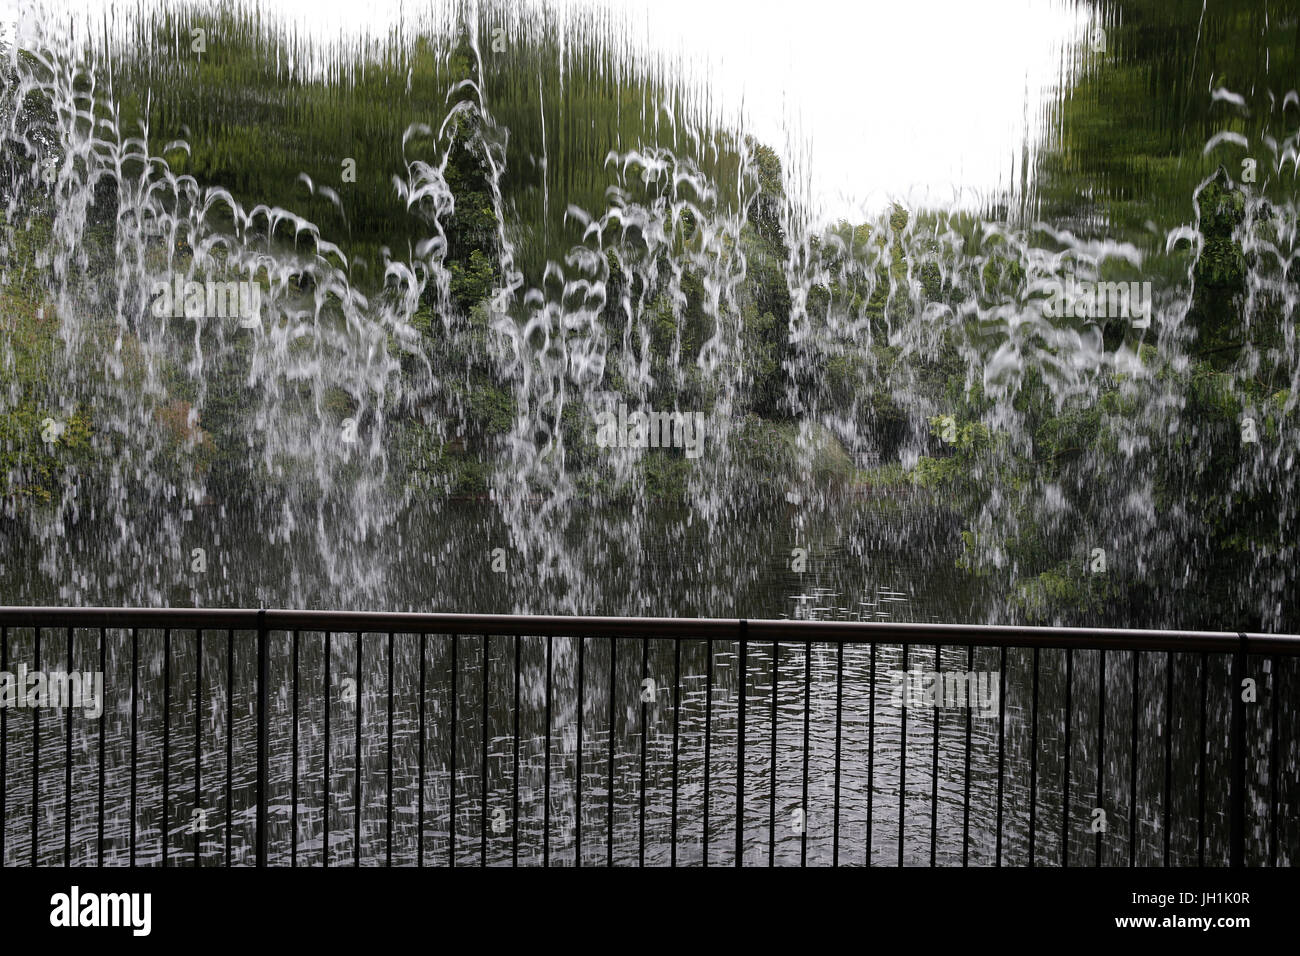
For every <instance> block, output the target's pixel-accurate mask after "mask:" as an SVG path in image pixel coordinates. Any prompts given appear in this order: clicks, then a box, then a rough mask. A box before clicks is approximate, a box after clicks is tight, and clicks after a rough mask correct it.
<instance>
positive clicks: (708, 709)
mask: <svg viewBox="0 0 1300 956" xmlns="http://www.w3.org/2000/svg"><path fill="white" fill-rule="evenodd" d="M707 648H708V652H707V653H708V658H707V660H706V662H705V685H704V836H703V842H702V848H703V865H704V866H708V865H709V795H710V793H712V790H711V789H710V788H709V776H710V772H711V767H710V766H709V756H710V754H709V750H710V748H709V744H710V741H711V738H712V736H713V640H712V638H710V639H709V640H708V642H707Z"/></svg>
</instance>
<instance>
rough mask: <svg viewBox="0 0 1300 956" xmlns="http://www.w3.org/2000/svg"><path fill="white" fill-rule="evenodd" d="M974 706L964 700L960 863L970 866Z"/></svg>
mask: <svg viewBox="0 0 1300 956" xmlns="http://www.w3.org/2000/svg"><path fill="white" fill-rule="evenodd" d="M966 673H967V674H973V673H975V645H974V644H970V645H968V646H967V647H966ZM1002 692H1003V688H1002V687H1000V686H999V687H998V698H999V699H1001V697H1002ZM973 710H974V706H973V704H972V703H971V701H970V700H969V699H968V700H967V701H966V768H965V771H964V772H963V774H962V789H963V791H964V792H963V795H962V805H961V865H962V866H970V743H971V742H970V738H971V713H972V711H973Z"/></svg>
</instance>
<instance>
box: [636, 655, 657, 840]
mask: <svg viewBox="0 0 1300 956" xmlns="http://www.w3.org/2000/svg"><path fill="white" fill-rule="evenodd" d="M649 676H650V640H649V638H645V637H643V638H641V686H642V687H644V686H645V681H646V680H647V679H648V678H649ZM658 690H659V689H658V686H657V685H656V687H655V694H656V702H657V695H658ZM649 708H650V705H649V703H648V702H647V701H646V699H645V696H644V694H643V695H642V697H641V786H640V804H641V806H640V834H639V848H638V850H637V862H638V864H639V865H640V866H645V771H646V766H645V761H646V741H645V738H646V732H647V730H648V729H649V720H648V714H649Z"/></svg>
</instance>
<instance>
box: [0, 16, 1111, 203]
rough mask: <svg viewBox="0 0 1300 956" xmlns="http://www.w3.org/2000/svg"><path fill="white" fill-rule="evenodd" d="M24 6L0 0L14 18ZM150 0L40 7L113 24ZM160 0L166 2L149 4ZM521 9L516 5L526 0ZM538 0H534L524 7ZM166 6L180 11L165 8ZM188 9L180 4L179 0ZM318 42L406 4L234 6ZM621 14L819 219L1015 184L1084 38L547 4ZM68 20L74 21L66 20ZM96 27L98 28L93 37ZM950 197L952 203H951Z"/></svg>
mask: <svg viewBox="0 0 1300 956" xmlns="http://www.w3.org/2000/svg"><path fill="white" fill-rule="evenodd" d="M19 2H21V0H0V20H4V21H8V22H10V23H12V22H13V21H14V19H15V18H16V17H17V14H16V13H15V12H14V10H15V9H16V7H17V4H18V3H19ZM142 2H143V5H145V6H152V5H153V3H152V2H148V0H126V2H124V0H52V4H53V7H54V8H55V9H58V10H61V11H63V13H64V16H69V15H70V16H73V17H83V16H86V17H90V18H91V19H92V20H94V21H101V22H102V19H103V18H104V17H105V16H106V18H107V20H108V23H109V24H110V32H111V31H112V29H113V28H112V25H114V24H116V25H120V26H121V27H123V28H124V27H125V26H126V25H127V24H129V23H130V22H131V21H132V20H133V19H135V18H134V17H132V16H131V14H132V13H133V12H135V11H137V10H139V9H140V6H141V5H142ZM158 2H167V0H158ZM523 2H528V0H523ZM533 2H536V0H533ZM172 5H177V4H176V2H175V0H173V2H172ZM185 5H187V6H188V5H190V4H189V3H186V4H185ZM242 5H244V6H254V5H256V6H260V7H261V8H262V9H264V10H265V11H267V12H274V13H275V14H276V15H277V16H278V17H279V18H282V19H284V20H285V21H287V22H288V23H292V24H293V25H294V26H295V28H296V30H297V31H298V32H300V33H302V34H304V35H307V36H312V37H317V38H320V39H322V40H329V39H337V38H339V37H342V36H347V37H357V36H360V35H365V34H369V35H371V36H383V35H385V34H386V33H387V32H388V31H389V29H390V27H392V26H393V25H396V24H397V23H399V22H401V21H402V19H403V13H404V11H405V14H406V16H407V17H408V18H409V17H410V16H411V14H412V13H415V14H417V15H418V14H419V13H420V12H423V11H424V10H426V9H428V7H429V5H430V4H429V3H428V2H426V3H412V2H411V0H405V2H404V3H403V2H401V0H364V2H360V0H261V2H260V3H256V2H255V0H242ZM552 5H553V6H560V7H564V8H574V7H578V6H611V5H613V6H617V7H621V8H624V9H625V10H626V12H627V14H628V16H629V24H630V26H631V28H632V30H633V36H634V39H635V38H640V39H642V40H643V41H644V42H645V43H646V44H647V45H648V46H649V47H650V48H651V49H655V50H662V51H668V52H672V53H674V54H676V55H677V56H679V57H682V58H683V59H685V60H686V61H687V62H688V63H691V64H694V65H695V69H696V71H697V75H698V76H700V77H702V78H707V79H706V80H705V81H706V82H708V83H709V84H710V86H711V92H712V95H713V96H714V98H715V99H716V100H719V101H720V102H721V103H722V104H724V106H725V108H727V109H728V110H735V111H739V110H740V108H741V106H742V104H743V108H744V111H745V113H746V114H747V116H748V123H747V128H748V129H749V131H751V132H753V133H754V134H755V135H756V136H757V137H758V138H759V140H761V141H763V142H766V143H768V144H769V145H772V146H774V147H775V148H776V149H777V150H778V152H779V153H780V154H781V157H782V160H783V161H784V162H785V164H786V166H787V170H788V172H790V174H791V175H792V176H793V178H794V180H795V182H794V183H793V184H792V185H793V187H794V188H795V190H796V191H797V190H798V189H799V188H800V186H806V189H807V194H808V195H809V196H810V197H811V199H812V202H813V203H814V205H815V206H816V207H818V208H819V209H820V211H821V212H822V213H823V214H824V215H826V216H829V217H831V218H838V217H840V216H844V217H846V218H850V219H857V218H860V214H861V213H862V212H864V211H866V210H869V209H876V208H879V207H880V206H881V205H883V204H884V203H885V202H886V201H887V200H888V199H891V198H898V199H903V200H905V201H911V202H927V201H929V202H953V201H965V202H973V201H976V200H978V199H979V198H980V197H982V196H984V195H986V194H988V193H989V192H991V191H994V190H997V189H998V188H1001V187H1006V186H1008V185H1010V184H1011V182H1012V177H1013V176H1018V175H1019V162H1020V156H1021V150H1022V148H1023V146H1024V142H1025V138H1026V136H1027V135H1029V136H1032V135H1035V133H1036V126H1037V117H1038V116H1039V115H1040V109H1041V107H1042V105H1043V102H1044V99H1045V98H1046V99H1047V100H1049V101H1050V99H1051V96H1052V92H1053V89H1054V87H1055V86H1056V84H1057V83H1059V81H1060V77H1061V76H1062V75H1063V74H1062V55H1063V51H1064V50H1065V49H1066V48H1068V47H1069V46H1071V45H1074V44H1078V43H1081V42H1082V40H1083V38H1084V36H1085V35H1086V33H1087V30H1088V18H1089V12H1088V11H1087V10H1086V9H1085V10H1082V11H1081V10H1079V9H1078V8H1076V7H1075V5H1074V4H1073V3H1071V2H1070V0H780V2H777V0H552ZM69 11H71V13H69ZM99 29H100V30H101V31H102V29H103V28H102V26H100V28H99ZM958 193H960V195H958Z"/></svg>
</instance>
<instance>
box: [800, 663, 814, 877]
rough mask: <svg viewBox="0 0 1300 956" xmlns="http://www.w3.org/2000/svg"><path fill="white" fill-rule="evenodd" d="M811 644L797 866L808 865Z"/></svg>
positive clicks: (805, 686) (806, 673) (805, 678)
mask: <svg viewBox="0 0 1300 956" xmlns="http://www.w3.org/2000/svg"><path fill="white" fill-rule="evenodd" d="M812 648H813V646H812V642H811V641H809V642H807V643H805V644H804V655H803V794H802V796H801V800H802V808H803V809H802V811H801V813H802V820H801V822H802V824H803V826H801V827H800V833H799V865H800V866H807V865H808V737H809V722H810V720H811V719H812Z"/></svg>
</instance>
